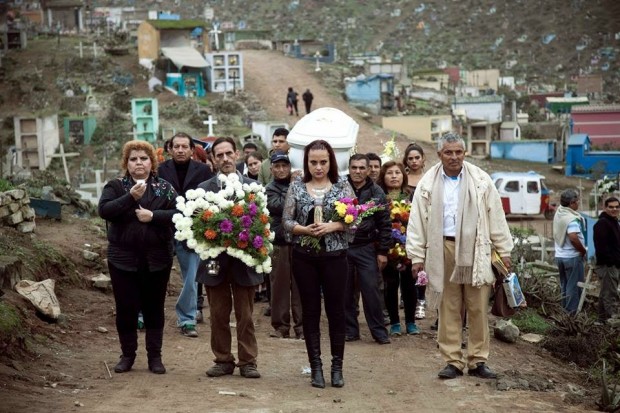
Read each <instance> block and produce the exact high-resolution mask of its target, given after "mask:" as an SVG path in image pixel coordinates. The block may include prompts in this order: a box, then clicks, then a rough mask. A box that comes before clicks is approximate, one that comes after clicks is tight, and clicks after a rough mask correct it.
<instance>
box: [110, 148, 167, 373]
mask: <svg viewBox="0 0 620 413" xmlns="http://www.w3.org/2000/svg"><path fill="white" fill-rule="evenodd" d="M121 166H122V169H123V170H125V171H126V172H125V175H124V176H123V177H122V178H119V179H113V180H111V181H110V182H108V183H107V184H106V185H105V187H104V188H103V192H102V194H101V199H100V200H99V215H100V216H101V218H103V219H105V220H106V221H107V224H108V256H107V259H108V268H109V271H110V278H111V279H112V286H113V287H114V288H113V290H114V301H115V303H116V329H117V331H118V337H119V341H120V343H121V350H122V352H123V354H122V356H121V359H120V361H119V362H118V364H117V365H116V366H115V367H114V371H115V372H116V373H124V372H127V371H129V370H131V367H132V366H133V363H134V360H135V358H136V350H137V349H138V336H137V328H138V324H137V320H138V312H139V311H140V310H142V314H143V316H144V326H145V328H146V337H145V341H146V351H147V357H148V366H149V370H151V371H152V372H153V373H156V374H163V373H165V372H166V369H165V367H164V365H163V364H162V362H161V347H162V340H163V332H164V300H165V298H166V287H167V285H168V279H169V278H170V269H171V268H172V252H173V226H172V216H173V215H174V213H175V212H177V211H176V207H175V205H176V204H175V199H176V197H177V193H176V191H175V190H174V188H173V187H172V185H171V184H170V183H169V182H167V181H165V180H164V179H161V178H159V177H158V176H157V175H156V173H155V171H156V170H157V159H156V155H155V149H154V148H153V147H152V146H151V144H149V143H148V142H144V141H138V140H134V141H129V142H127V143H126V144H125V145H124V146H123V153H122V165H121Z"/></svg>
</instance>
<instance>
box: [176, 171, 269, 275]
mask: <svg viewBox="0 0 620 413" xmlns="http://www.w3.org/2000/svg"><path fill="white" fill-rule="evenodd" d="M218 179H219V181H220V183H221V185H220V186H221V187H222V189H221V190H220V191H219V192H211V191H209V192H207V191H205V190H204V189H200V188H199V189H195V190H189V191H187V193H186V194H185V195H186V198H183V197H182V196H179V197H177V209H178V210H179V211H181V213H177V214H175V215H174V217H173V218H172V222H173V223H174V225H175V228H176V232H175V235H174V237H175V239H177V240H179V241H187V246H188V247H189V248H191V249H193V250H194V251H196V253H197V254H198V255H199V256H200V258H201V259H203V260H207V259H212V258H216V257H217V256H218V255H220V254H221V253H223V252H225V253H227V254H228V255H230V256H231V257H235V258H238V259H239V260H241V261H242V262H243V263H244V264H245V265H247V266H248V267H253V268H254V269H255V271H256V272H258V273H269V272H270V271H271V257H270V253H271V251H272V250H273V244H272V241H273V239H274V234H273V233H272V232H271V231H270V225H269V211H268V210H267V195H265V188H263V187H262V186H261V185H259V184H258V183H251V184H243V183H242V182H241V181H240V180H239V177H238V176H237V175H236V174H230V175H224V174H220V175H219V176H218Z"/></svg>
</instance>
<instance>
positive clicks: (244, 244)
mask: <svg viewBox="0 0 620 413" xmlns="http://www.w3.org/2000/svg"><path fill="white" fill-rule="evenodd" d="M237 247H239V248H241V249H242V250H244V249H246V248H247V247H248V242H247V241H237Z"/></svg>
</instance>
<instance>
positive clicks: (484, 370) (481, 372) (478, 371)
mask: <svg viewBox="0 0 620 413" xmlns="http://www.w3.org/2000/svg"><path fill="white" fill-rule="evenodd" d="M467 374H469V375H470V376H476V377H480V378H481V379H496V378H497V374H495V373H493V371H492V370H491V369H490V368H488V367H487V365H486V364H484V363H482V362H480V363H476V368H475V369H468V371H467Z"/></svg>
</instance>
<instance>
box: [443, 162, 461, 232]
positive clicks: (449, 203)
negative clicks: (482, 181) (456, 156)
mask: <svg viewBox="0 0 620 413" xmlns="http://www.w3.org/2000/svg"><path fill="white" fill-rule="evenodd" d="M441 177H442V178H443V235H444V237H454V236H456V215H457V211H458V209H459V192H460V189H461V180H462V179H463V170H462V169H461V172H459V174H458V175H457V176H455V177H451V176H448V175H446V173H445V172H444V170H443V168H442V169H441Z"/></svg>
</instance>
